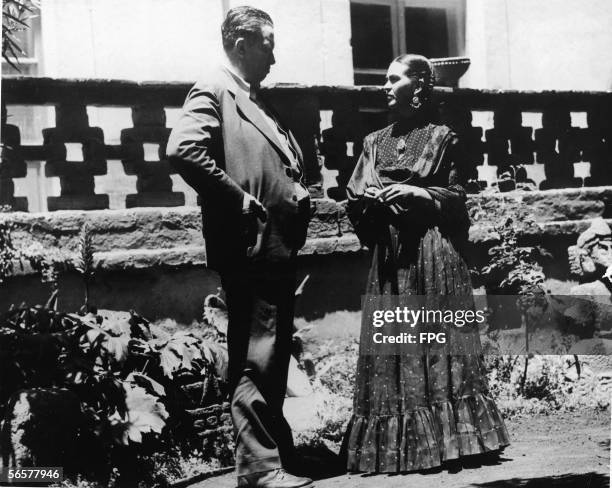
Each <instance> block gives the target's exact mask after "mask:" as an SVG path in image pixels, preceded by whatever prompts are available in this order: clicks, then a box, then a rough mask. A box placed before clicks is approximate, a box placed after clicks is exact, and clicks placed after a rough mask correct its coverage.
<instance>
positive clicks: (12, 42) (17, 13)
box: [2, 0, 40, 71]
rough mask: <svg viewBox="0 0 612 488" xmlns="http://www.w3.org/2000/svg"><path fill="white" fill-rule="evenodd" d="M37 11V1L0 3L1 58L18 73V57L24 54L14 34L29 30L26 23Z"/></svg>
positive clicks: (16, 0) (25, 0)
mask: <svg viewBox="0 0 612 488" xmlns="http://www.w3.org/2000/svg"><path fill="white" fill-rule="evenodd" d="M38 10H40V1H38V0H4V1H3V2H2V57H3V58H4V60H5V61H6V62H7V63H8V64H9V65H10V66H12V67H13V68H15V69H16V70H18V71H19V68H18V67H17V64H19V57H20V56H23V55H24V54H25V53H24V52H23V49H22V48H21V46H20V45H19V41H18V39H17V36H16V33H17V32H19V31H23V30H26V29H29V28H30V25H29V24H28V21H29V20H30V19H32V18H33V17H34V14H35V13H36V11H38ZM15 62H16V63H17V64H15Z"/></svg>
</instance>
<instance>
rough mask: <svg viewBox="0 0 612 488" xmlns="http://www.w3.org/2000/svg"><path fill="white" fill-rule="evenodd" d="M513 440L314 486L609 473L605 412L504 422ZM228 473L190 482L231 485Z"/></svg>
mask: <svg viewBox="0 0 612 488" xmlns="http://www.w3.org/2000/svg"><path fill="white" fill-rule="evenodd" d="M507 427H508V430H509V432H510V435H511V438H512V444H511V445H510V446H509V447H508V448H507V449H506V450H505V451H504V454H503V456H502V457H501V459H500V460H499V462H497V463H496V464H492V465H481V466H477V465H471V466H470V465H464V466H462V467H458V469H456V470H454V471H453V472H449V471H448V470H446V469H445V470H438V471H429V472H422V473H412V474H408V475H392V476H388V475H346V474H345V475H341V476H335V477H330V478H325V479H320V480H317V481H315V486H316V487H317V488H400V487H401V488H437V487H440V488H540V487H541V488H549V487H558V488H569V487H576V488H605V487H609V486H610V484H609V475H610V413H609V412H602V413H597V414H595V413H589V414H587V415H585V414H583V413H581V412H575V413H563V414H559V413H555V414H552V415H550V416H537V417H533V418H528V417H526V418H521V419H519V420H511V421H509V422H507ZM235 486H236V480H235V477H234V476H233V475H231V474H228V475H224V476H219V477H216V478H211V479H208V480H205V481H202V482H200V483H196V484H194V485H191V487H190V488H234V487H235Z"/></svg>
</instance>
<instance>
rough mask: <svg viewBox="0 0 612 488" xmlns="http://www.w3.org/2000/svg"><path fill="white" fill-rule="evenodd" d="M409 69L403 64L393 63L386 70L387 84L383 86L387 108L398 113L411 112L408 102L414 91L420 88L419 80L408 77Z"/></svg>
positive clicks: (414, 77) (412, 76)
mask: <svg viewBox="0 0 612 488" xmlns="http://www.w3.org/2000/svg"><path fill="white" fill-rule="evenodd" d="M408 72H409V68H408V66H406V65H405V64H402V63H398V62H397V61H394V62H393V63H391V66H389V69H388V70H387V82H386V83H385V85H384V86H383V90H385V92H386V94H387V106H388V107H389V109H391V110H395V111H398V112H411V111H412V107H411V106H410V102H411V101H412V97H413V96H414V94H415V90H416V89H417V88H419V87H420V82H419V79H418V78H417V77H416V76H414V75H411V76H408V75H407V74H408Z"/></svg>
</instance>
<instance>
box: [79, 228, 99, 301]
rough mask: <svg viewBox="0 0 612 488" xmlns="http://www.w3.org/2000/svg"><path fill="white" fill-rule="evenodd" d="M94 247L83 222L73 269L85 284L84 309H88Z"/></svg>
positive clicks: (93, 269)
mask: <svg viewBox="0 0 612 488" xmlns="http://www.w3.org/2000/svg"><path fill="white" fill-rule="evenodd" d="M93 256H94V247H93V237H92V232H91V228H90V226H89V224H88V223H87V222H85V224H83V226H82V227H81V232H80V234H79V251H78V257H77V259H76V263H75V269H76V270H77V271H78V272H79V273H80V274H81V275H82V276H83V283H84V285H85V309H86V310H89V284H90V282H91V280H92V279H93V277H94V274H95V268H94V260H93Z"/></svg>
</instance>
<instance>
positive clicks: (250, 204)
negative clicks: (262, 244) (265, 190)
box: [242, 193, 268, 252]
mask: <svg viewBox="0 0 612 488" xmlns="http://www.w3.org/2000/svg"><path fill="white" fill-rule="evenodd" d="M242 218H243V221H244V227H243V231H244V236H245V239H246V245H247V248H252V247H253V246H255V244H256V243H257V236H258V234H259V222H258V220H259V221H260V222H262V223H263V222H265V221H266V220H267V218H268V215H267V214H266V209H265V207H264V206H263V205H262V204H261V202H260V201H259V200H257V198H255V197H254V196H253V195H251V194H250V193H245V194H244V199H243V201H242ZM249 252H250V251H249Z"/></svg>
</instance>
